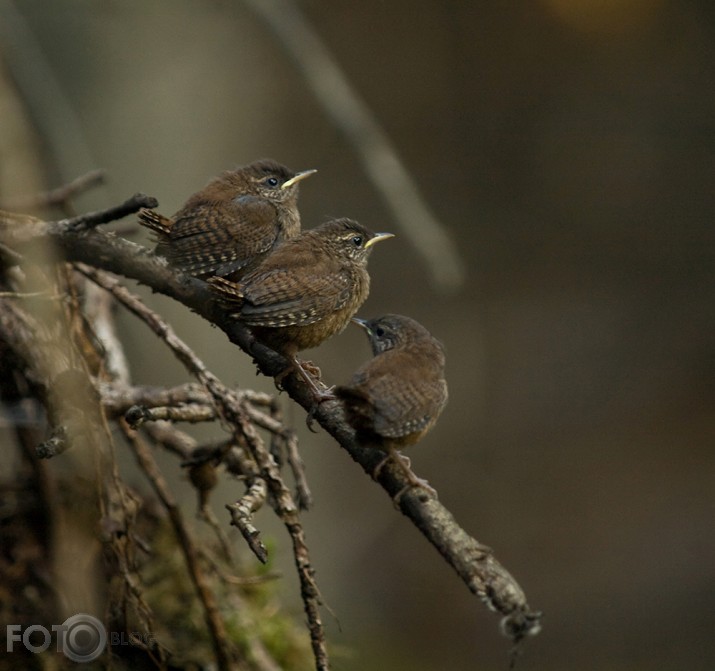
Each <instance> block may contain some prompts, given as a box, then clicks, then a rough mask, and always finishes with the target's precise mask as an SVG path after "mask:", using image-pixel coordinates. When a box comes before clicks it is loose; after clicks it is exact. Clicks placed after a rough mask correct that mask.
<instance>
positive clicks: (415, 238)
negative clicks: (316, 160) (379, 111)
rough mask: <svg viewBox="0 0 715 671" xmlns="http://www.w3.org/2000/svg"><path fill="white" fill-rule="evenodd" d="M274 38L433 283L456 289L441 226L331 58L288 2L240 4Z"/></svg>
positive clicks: (454, 263)
mask: <svg viewBox="0 0 715 671" xmlns="http://www.w3.org/2000/svg"><path fill="white" fill-rule="evenodd" d="M244 2H245V3H246V4H247V5H248V6H249V7H250V8H251V9H252V10H253V11H254V12H255V13H256V14H257V15H258V16H260V17H261V19H263V20H264V21H265V22H266V23H267V24H268V26H270V28H271V29H272V30H273V32H274V33H275V34H276V36H277V37H278V39H279V41H280V43H281V46H283V48H284V49H285V50H286V51H287V52H288V53H289V54H290V56H291V57H292V58H293V60H294V61H295V64H296V66H297V67H298V69H299V70H300V72H301V74H302V75H303V77H304V78H305V81H306V82H307V84H308V86H309V87H310V88H311V90H312V91H313V93H314V94H315V97H316V98H317V100H318V102H319V103H320V104H321V105H322V107H323V109H324V110H325V112H326V114H327V115H328V116H329V117H330V119H331V121H332V122H333V123H334V124H335V125H336V126H337V127H338V128H340V130H341V131H342V132H343V133H344V134H345V137H346V138H347V140H348V142H349V143H350V145H351V146H352V148H353V150H354V151H355V152H356V153H357V155H358V156H359V157H360V159H361V161H362V164H363V169H364V170H365V172H366V173H367V175H368V177H369V178H370V180H371V181H372V184H373V186H374V187H375V188H376V189H377V190H378V191H379V192H380V195H382V197H383V198H384V199H385V202H386V203H387V206H388V207H389V208H390V210H391V212H392V215H393V216H394V218H395V220H396V221H397V223H398V224H399V225H400V226H401V227H402V229H403V230H404V231H405V232H406V233H409V235H407V236H405V237H406V238H407V240H408V241H409V242H411V243H412V244H414V245H415V247H416V248H417V251H418V252H419V253H420V254H421V255H422V257H423V258H424V260H425V262H426V264H427V266H428V268H429V270H430V273H431V274H432V277H433V279H434V281H435V283H436V284H437V285H438V286H439V287H440V288H441V289H444V290H455V289H458V288H459V287H460V286H461V285H462V283H463V282H464V276H465V273H466V268H465V265H464V261H463V260H462V258H461V256H460V254H459V252H458V251H457V248H456V246H455V244H454V242H453V241H452V239H451V237H450V236H449V234H448V233H447V231H446V230H445V228H444V226H443V225H442V224H441V223H440V222H439V220H438V219H437V218H436V217H435V216H434V214H432V212H431V211H430V208H429V206H428V205H427V203H426V202H425V200H424V199H423V198H422V195H421V194H420V192H419V189H418V188H417V185H416V184H415V182H414V180H413V179H412V177H411V176H410V173H409V172H408V171H407V169H406V168H405V166H404V164H403V163H402V161H401V160H400V157H399V154H398V152H397V149H396V148H395V146H394V145H393V144H392V142H391V141H390V139H389V137H388V136H387V134H386V133H385V131H383V130H382V128H381V127H380V124H379V123H378V122H377V120H376V119H375V117H374V115H373V114H372V112H371V111H370V108H369V107H368V106H367V104H366V103H365V102H364V101H363V100H362V99H361V98H360V97H359V96H358V94H357V93H356V92H355V90H354V89H353V88H352V86H351V85H350V83H349V81H348V79H347V77H346V75H345V74H344V72H343V71H342V70H341V69H340V66H339V65H338V64H337V62H336V60H335V58H333V55H332V54H331V53H330V51H329V50H328V48H327V47H326V46H325V44H324V43H323V41H322V40H321V39H320V36H319V35H318V33H317V32H316V31H315V30H314V29H313V26H311V25H310V22H309V21H308V20H307V19H306V17H305V16H304V15H303V14H302V13H301V11H300V9H299V8H298V6H297V4H296V3H295V2H292V1H291V0H244Z"/></svg>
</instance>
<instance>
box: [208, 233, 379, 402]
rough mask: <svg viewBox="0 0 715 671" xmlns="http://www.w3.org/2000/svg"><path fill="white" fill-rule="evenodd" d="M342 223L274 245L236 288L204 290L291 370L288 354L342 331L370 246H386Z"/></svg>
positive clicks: (363, 281) (364, 277) (364, 275)
mask: <svg viewBox="0 0 715 671" xmlns="http://www.w3.org/2000/svg"><path fill="white" fill-rule="evenodd" d="M391 237H392V234H391V233H373V232H372V231H370V230H368V229H367V228H365V227H364V226H362V225H360V224H358V223H357V222H355V221H352V220H350V219H336V220H333V221H329V222H326V223H324V224H321V225H320V226H317V227H316V228H314V229H311V230H308V231H303V232H302V233H301V234H300V235H299V236H298V237H296V238H294V239H292V240H287V241H285V242H283V243H282V244H280V245H278V246H277V247H276V248H275V250H274V251H273V252H272V253H271V254H270V255H268V256H267V257H266V258H265V259H264V260H263V261H262V262H261V263H260V264H259V265H258V267H256V268H255V269H254V270H252V271H251V272H250V273H248V274H247V275H245V276H244V278H243V280H242V281H241V282H239V283H238V284H236V283H233V282H230V281H227V280H225V279H224V278H213V279H212V280H210V283H211V285H212V287H213V289H214V291H216V293H217V294H218V295H219V296H220V297H221V298H222V300H224V301H225V302H227V303H228V304H229V305H235V306H236V308H237V309H236V312H235V313H234V316H235V317H236V318H237V319H240V320H241V321H242V322H243V323H244V324H246V325H247V326H249V327H250V329H251V331H252V333H253V335H254V336H255V338H256V339H257V340H258V341H260V342H262V343H263V344H265V345H267V346H268V347H270V348H271V349H274V350H276V351H277V352H280V353H281V354H283V355H284V356H285V357H286V358H288V359H289V360H290V361H291V362H292V363H293V364H294V365H297V366H298V370H299V371H300V373H301V375H302V376H303V377H304V379H306V381H307V382H308V384H310V385H311V387H312V388H313V391H315V392H316V393H317V394H318V395H324V394H323V392H320V391H319V390H318V389H317V387H316V386H315V384H314V383H313V381H312V379H311V378H310V377H309V376H308V375H307V374H306V373H305V371H304V370H303V368H302V367H301V366H300V365H299V364H298V363H297V359H296V354H297V353H298V352H300V351H302V350H304V349H309V348H312V347H317V346H318V345H320V343H322V342H323V341H325V340H327V339H328V338H330V337H331V336H333V335H335V334H336V333H338V332H340V331H342V330H343V329H344V328H345V326H346V325H347V323H348V322H349V321H350V318H351V317H352V316H353V315H354V314H355V312H357V310H358V308H359V307H360V306H361V305H362V304H363V303H364V302H365V299H366V298H367V296H368V292H369V290H370V276H369V275H368V272H367V260H368V257H369V255H370V252H371V249H372V246H373V245H374V244H375V243H376V242H379V241H380V240H385V239H386V238H391Z"/></svg>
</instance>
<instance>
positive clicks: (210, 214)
mask: <svg viewBox="0 0 715 671" xmlns="http://www.w3.org/2000/svg"><path fill="white" fill-rule="evenodd" d="M276 235H277V227H276V223H275V209H274V207H273V205H271V203H269V202H268V201H266V200H264V199H261V198H255V197H248V196H246V197H243V198H241V199H240V200H239V201H238V202H236V201H225V202H224V201H221V202H205V203H200V204H196V205H193V206H191V207H189V208H186V209H185V210H182V211H180V212H179V213H177V215H176V217H175V221H174V225H173V226H172V228H171V243H170V245H167V247H168V249H167V250H166V256H167V257H168V258H169V261H170V262H171V263H172V264H173V265H175V266H178V267H180V268H182V269H184V270H185V271H186V272H189V273H191V274H195V275H229V274H230V273H232V272H235V271H237V270H240V269H241V268H243V267H244V266H246V265H247V264H248V263H249V262H250V261H251V260H252V259H253V258H254V257H255V256H256V255H258V254H263V253H265V252H267V251H268V250H269V249H270V248H271V246H272V245H273V243H274V241H275V239H276Z"/></svg>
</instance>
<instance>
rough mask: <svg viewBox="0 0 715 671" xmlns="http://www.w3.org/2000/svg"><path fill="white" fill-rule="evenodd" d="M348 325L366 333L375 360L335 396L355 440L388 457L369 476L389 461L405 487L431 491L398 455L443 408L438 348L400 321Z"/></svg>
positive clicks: (389, 318) (415, 326)
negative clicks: (405, 481) (401, 475)
mask: <svg viewBox="0 0 715 671" xmlns="http://www.w3.org/2000/svg"><path fill="white" fill-rule="evenodd" d="M353 322H355V323H356V324H358V325H359V326H361V327H362V328H364V329H365V332H366V333H367V337H368V339H369V341H370V346H371V347H372V353H373V354H374V358H372V359H370V361H368V362H367V363H365V364H364V365H363V366H362V367H360V368H359V369H358V370H357V371H356V372H355V374H354V375H353V377H352V379H351V380H350V382H349V383H348V384H347V385H344V386H339V387H336V388H335V389H334V394H335V396H337V397H338V398H339V399H341V400H342V401H343V403H344V406H345V412H346V416H347V419H348V422H349V423H350V424H351V425H352V426H353V428H354V429H355V430H356V431H357V433H358V436H359V437H360V438H361V439H363V440H365V442H369V443H370V444H371V445H374V446H376V447H378V448H380V449H382V450H384V451H385V452H387V453H388V455H387V458H386V459H385V460H383V461H382V462H380V464H379V465H378V466H377V468H376V469H375V472H374V473H373V476H375V477H376V476H377V473H378V472H379V470H380V469H381V468H382V466H383V465H384V464H385V462H386V461H387V459H393V460H394V461H395V463H396V464H398V465H399V467H400V468H401V469H402V470H403V472H404V474H405V476H406V477H407V479H408V480H409V482H410V486H420V487H425V488H427V489H431V487H429V486H428V485H427V483H426V481H424V480H420V479H419V478H417V477H416V476H415V474H414V473H413V472H412V471H411V470H410V468H409V460H407V459H406V457H402V456H401V455H400V454H399V453H398V449H399V448H402V447H406V446H408V445H413V444H414V443H416V442H417V441H419V440H420V439H421V438H422V437H423V436H424V435H425V434H426V433H427V432H428V431H429V430H430V429H431V428H432V427H433V426H434V424H435V422H436V421H437V418H438V417H439V415H440V413H441V412H442V410H443V409H444V406H445V405H446V404H447V382H446V381H445V379H444V365H445V357H444V350H443V348H442V345H441V343H440V342H439V341H438V340H437V339H436V338H434V337H433V336H432V335H431V334H430V332H429V331H428V330H427V329H426V328H425V327H424V326H422V325H421V324H419V323H418V322H416V321H415V320H414V319H410V318H409V317H403V316H402V315H392V314H389V315H385V316H383V317H379V318H377V319H371V320H368V321H365V320H362V319H353ZM403 491H404V490H403ZM401 494H402V492H400V493H399V494H398V495H397V497H396V498H398V497H399V496H400V495H401Z"/></svg>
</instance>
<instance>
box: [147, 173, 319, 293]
mask: <svg viewBox="0 0 715 671" xmlns="http://www.w3.org/2000/svg"><path fill="white" fill-rule="evenodd" d="M315 172H316V170H304V171H303V172H293V171H292V170H289V169H288V168H286V167H285V166H284V165H281V164H280V163H276V162H275V161H272V160H270V159H263V160H260V161H255V162H254V163H250V164H249V165H245V166H243V167H240V168H237V169H236V170H228V171H226V172H224V173H222V174H221V175H219V176H218V177H215V178H214V179H212V180H211V181H210V182H209V183H208V184H207V185H206V186H205V187H204V188H203V189H201V190H200V191H197V192H196V193H195V194H194V195H193V196H191V197H190V198H189V199H188V200H187V201H186V203H185V204H184V206H183V207H182V208H181V209H180V210H179V211H178V212H177V213H176V214H175V215H174V216H173V217H172V218H171V219H169V218H168V217H164V216H163V215H161V214H159V213H158V212H155V211H154V210H141V211H140V212H139V215H138V216H139V223H140V224H141V225H142V226H146V227H147V228H149V229H151V230H152V231H154V233H155V234H156V240H157V243H158V244H157V246H156V249H155V252H156V254H158V255H159V256H164V257H166V259H167V260H168V262H169V264H170V265H171V266H173V267H174V268H176V269H178V270H181V271H182V272H185V273H187V274H189V275H193V276H195V277H199V278H201V279H207V278H209V277H214V276H218V277H226V278H228V279H230V280H233V281H236V280H238V279H240V278H241V277H242V276H243V275H245V274H246V273H247V272H248V271H249V270H250V269H251V268H253V267H255V266H256V265H258V263H259V262H260V261H261V260H262V259H263V258H264V257H265V256H266V255H267V254H268V253H269V252H270V251H271V250H272V249H273V247H274V246H275V245H276V244H278V243H280V242H282V241H283V240H289V239H291V238H295V237H296V236H297V235H298V233H300V214H299V212H298V183H299V182H300V181H301V180H303V179H305V178H306V177H309V176H310V175H312V174H313V173H315Z"/></svg>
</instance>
